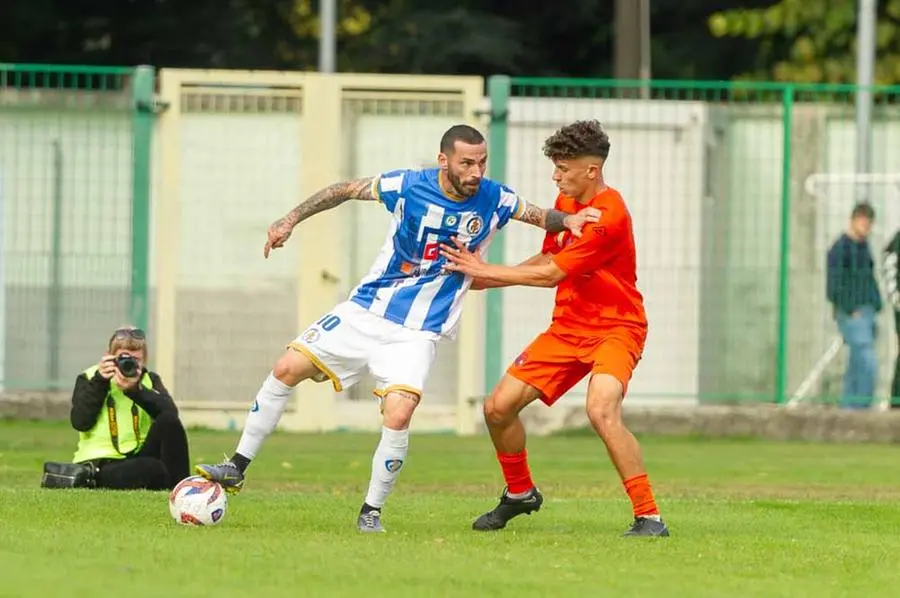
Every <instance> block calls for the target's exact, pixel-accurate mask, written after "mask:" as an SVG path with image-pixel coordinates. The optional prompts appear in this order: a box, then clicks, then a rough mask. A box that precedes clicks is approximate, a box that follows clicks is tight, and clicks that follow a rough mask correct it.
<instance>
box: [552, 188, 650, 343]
mask: <svg viewBox="0 0 900 598" xmlns="http://www.w3.org/2000/svg"><path fill="white" fill-rule="evenodd" d="M588 206H591V207H594V208H597V209H599V210H601V212H602V216H601V217H600V221H599V222H595V223H591V224H589V225H587V226H586V227H585V229H584V231H583V232H582V236H581V238H577V237H573V236H572V235H571V233H570V232H569V231H564V232H562V233H557V234H551V233H547V235H546V237H545V238H544V245H543V247H542V252H543V253H550V254H552V255H553V257H552V258H551V259H552V260H553V261H554V263H556V265H557V266H559V268H560V269H562V270H563V271H564V272H565V273H566V274H568V276H566V278H565V279H564V280H563V281H562V282H561V283H559V286H558V287H557V289H556V305H555V307H554V308H553V322H554V324H556V325H558V326H560V327H562V328H563V329H564V330H565V331H566V332H570V333H571V334H575V335H595V334H596V333H597V332H598V331H602V330H604V329H608V328H609V327H610V326H616V325H619V324H625V325H632V326H638V327H642V328H646V327H647V316H646V313H645V312H644V298H643V297H642V296H641V293H640V292H639V291H638V289H637V259H636V256H635V248H634V232H633V231H632V226H631V214H629V212H628V208H627V207H626V206H625V201H624V200H623V199H622V196H621V195H619V192H618V191H616V190H615V189H612V188H609V187H607V188H606V189H605V190H603V191H601V192H600V193H598V194H597V195H596V196H594V198H593V199H591V201H590V203H587V204H579V203H578V202H577V201H575V200H574V199H573V198H571V197H566V196H564V195H562V194H560V195H559V196H558V197H557V198H556V204H555V207H556V209H557V210H562V211H564V212H567V213H570V214H571V213H575V212H578V211H580V210H582V209H584V208H586V207H588Z"/></svg>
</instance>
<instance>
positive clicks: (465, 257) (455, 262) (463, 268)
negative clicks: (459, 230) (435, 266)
mask: <svg viewBox="0 0 900 598" xmlns="http://www.w3.org/2000/svg"><path fill="white" fill-rule="evenodd" d="M453 244H454V245H455V247H451V246H449V245H441V255H443V256H444V257H445V258H447V263H446V264H445V265H444V270H447V271H448V272H462V273H463V274H467V275H469V276H475V277H477V276H478V274H479V272H480V271H481V267H482V266H484V260H482V259H481V256H480V255H478V254H477V253H472V252H471V251H469V249H468V248H467V247H466V245H465V243H463V242H462V241H460V240H459V239H457V238H456V237H453Z"/></svg>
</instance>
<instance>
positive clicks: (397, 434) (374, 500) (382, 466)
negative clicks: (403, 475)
mask: <svg viewBox="0 0 900 598" xmlns="http://www.w3.org/2000/svg"><path fill="white" fill-rule="evenodd" d="M408 450H409V430H391V429H390V428H384V427H383V428H381V442H379V443H378V448H376V449H375V456H374V457H372V478H371V479H370V480H369V492H368V493H367V494H366V504H367V505H369V506H372V507H376V508H379V509H380V508H381V507H383V506H384V503H385V501H386V500H387V497H388V494H390V493H391V490H392V489H393V487H394V482H396V481H397V476H398V475H399V474H400V470H401V469H402V468H403V464H404V462H406V453H407V451H408Z"/></svg>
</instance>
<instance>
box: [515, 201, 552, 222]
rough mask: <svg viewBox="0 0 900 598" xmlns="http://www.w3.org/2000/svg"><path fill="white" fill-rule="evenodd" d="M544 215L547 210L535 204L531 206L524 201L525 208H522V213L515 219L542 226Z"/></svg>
mask: <svg viewBox="0 0 900 598" xmlns="http://www.w3.org/2000/svg"><path fill="white" fill-rule="evenodd" d="M523 201H524V200H523ZM546 216H547V210H545V209H543V208H539V207H537V206H533V205H531V204H530V203H528V202H527V201H526V202H525V209H524V210H522V214H521V215H520V216H518V217H517V220H521V221H522V222H527V223H528V224H533V225H535V226H539V227H541V228H544V218H545V217H546Z"/></svg>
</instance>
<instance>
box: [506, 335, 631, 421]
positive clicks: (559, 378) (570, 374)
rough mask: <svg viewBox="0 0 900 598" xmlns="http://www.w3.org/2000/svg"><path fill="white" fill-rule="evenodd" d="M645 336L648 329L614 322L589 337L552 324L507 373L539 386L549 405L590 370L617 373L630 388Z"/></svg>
mask: <svg viewBox="0 0 900 598" xmlns="http://www.w3.org/2000/svg"><path fill="white" fill-rule="evenodd" d="M646 338H647V330H646V329H645V328H640V327H637V326H634V327H632V326H614V327H610V328H608V329H606V330H600V331H598V332H597V333H596V334H594V335H591V336H589V337H588V336H584V335H583V334H582V335H574V334H572V333H571V332H568V331H564V330H563V329H561V328H558V327H557V326H555V325H553V324H551V325H550V328H548V329H547V330H546V331H545V332H542V333H541V334H539V335H538V337H537V338H536V339H534V340H533V341H532V342H531V344H530V345H528V347H526V348H525V350H524V351H522V353H521V354H520V355H519V357H518V358H517V359H516V361H515V362H514V363H513V364H512V365H511V366H510V367H509V369H508V370H507V373H508V374H509V375H510V376H512V377H514V378H516V379H518V380H521V381H522V382H525V383H526V384H530V385H531V386H533V387H535V388H536V389H538V390H539V391H540V392H541V395H542V396H541V400H542V401H543V402H544V403H546V404H547V405H552V404H553V403H555V402H556V401H557V399H559V398H560V397H561V396H563V395H564V394H565V393H566V392H567V391H568V390H569V389H570V388H572V387H573V386H575V385H576V384H578V382H580V381H581V379H582V378H584V377H585V376H587V375H588V374H589V373H592V374H610V375H611V376H615V377H616V378H617V379H618V380H619V381H620V382H621V383H622V387H623V388H624V389H625V392H627V391H628V382H629V381H630V380H631V375H632V373H633V372H634V368H635V367H636V366H637V363H638V361H640V359H641V355H642V353H643V351H644V342H645V340H646ZM623 394H624V393H623Z"/></svg>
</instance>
